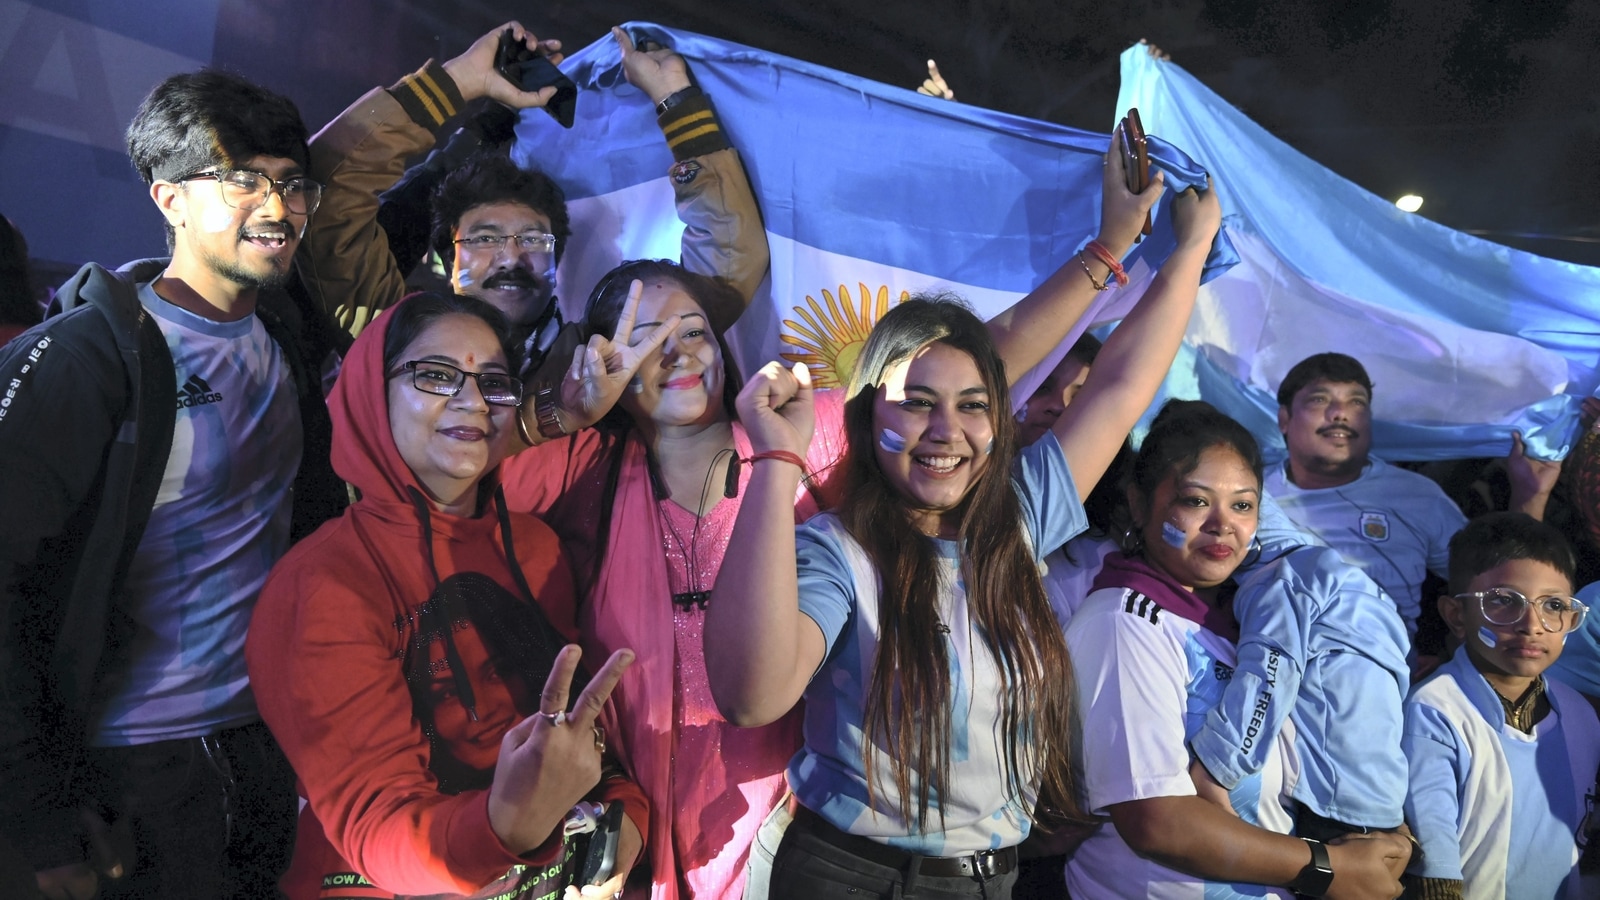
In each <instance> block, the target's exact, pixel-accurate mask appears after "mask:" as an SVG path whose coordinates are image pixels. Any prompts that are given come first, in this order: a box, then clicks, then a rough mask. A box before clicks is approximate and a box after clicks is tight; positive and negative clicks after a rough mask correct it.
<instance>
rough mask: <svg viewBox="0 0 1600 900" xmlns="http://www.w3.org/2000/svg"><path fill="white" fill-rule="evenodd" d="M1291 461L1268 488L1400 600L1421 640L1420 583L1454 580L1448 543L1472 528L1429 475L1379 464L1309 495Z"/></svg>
mask: <svg viewBox="0 0 1600 900" xmlns="http://www.w3.org/2000/svg"><path fill="white" fill-rule="evenodd" d="M1288 465H1289V464H1288V462H1284V463H1283V464H1282V465H1277V466H1272V467H1270V468H1269V469H1268V470H1267V477H1266V490H1267V493H1269V494H1271V495H1272V497H1273V499H1275V500H1277V501H1278V505H1279V506H1280V507H1282V509H1283V511H1284V513H1285V514H1287V515H1288V516H1289V518H1290V519H1292V520H1293V521H1294V523H1295V524H1296V525H1299V526H1300V527H1301V528H1304V529H1306V530H1307V531H1310V532H1312V533H1313V534H1315V535H1316V536H1317V537H1319V538H1321V539H1322V541H1323V542H1324V543H1326V544H1327V545H1328V546H1330V547H1332V548H1333V549H1335V550H1337V551H1339V553H1340V554H1341V555H1342V556H1344V558H1345V559H1346V560H1347V561H1348V562H1349V563H1350V564H1351V565H1353V566H1356V567H1357V568H1359V569H1361V570H1362V571H1364V572H1366V573H1367V577H1369V578H1371V579H1372V580H1373V581H1376V582H1377V583H1378V586H1379V587H1381V588H1383V590H1384V592H1385V593H1387V594H1388V595H1389V596H1390V597H1393V598H1394V602H1395V605H1396V606H1397V607H1398V608H1399V610H1400V618H1401V619H1403V620H1404V621H1405V623H1406V632H1407V633H1408V634H1409V635H1410V636H1412V637H1415V636H1416V633H1417V616H1418V615H1420V614H1421V612H1422V580H1423V579H1424V578H1425V577H1426V576H1427V573H1428V572H1430V571H1431V572H1433V573H1434V574H1435V575H1438V576H1439V577H1441V578H1444V577H1448V574H1449V567H1450V538H1452V537H1454V536H1455V533H1456V532H1458V531H1460V530H1461V529H1462V527H1463V526H1465V525H1466V524H1467V517H1466V516H1464V515H1462V514H1461V509H1460V507H1458V506H1456V505H1455V503H1454V502H1453V501H1452V500H1451V499H1450V498H1449V497H1447V496H1445V493H1444V491H1443V490H1440V488H1439V486H1438V485H1437V484H1435V483H1434V482H1433V481H1432V480H1431V479H1429V478H1428V477H1426V476H1424V475H1418V474H1417V473H1415V472H1412V471H1409V470H1406V469H1401V468H1398V467H1396V466H1391V465H1389V464H1388V463H1386V462H1384V461H1382V460H1379V459H1373V460H1371V461H1370V462H1368V463H1367V467H1366V468H1365V469H1363V470H1362V472H1361V476H1360V477H1359V478H1357V479H1356V480H1355V481H1352V482H1350V483H1349V484H1343V485H1340V486H1338V487H1331V488H1321V489H1318V490H1305V489H1302V488H1300V487H1298V486H1296V485H1295V484H1294V483H1293V482H1291V481H1290V480H1289V478H1288V474H1287V473H1288Z"/></svg>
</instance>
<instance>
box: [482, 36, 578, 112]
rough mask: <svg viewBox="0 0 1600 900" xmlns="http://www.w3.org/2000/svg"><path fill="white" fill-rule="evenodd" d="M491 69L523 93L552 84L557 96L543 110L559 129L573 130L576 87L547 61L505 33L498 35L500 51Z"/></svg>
mask: <svg viewBox="0 0 1600 900" xmlns="http://www.w3.org/2000/svg"><path fill="white" fill-rule="evenodd" d="M494 67H495V69H496V71H498V72H499V73H500V74H501V75H502V76H504V77H505V79H506V80H507V81H509V82H511V83H512V84H514V85H516V86H517V87H519V88H521V89H522V90H525V91H537V90H539V89H540V88H545V87H550V86H552V85H554V86H555V89H556V95H555V96H554V97H551V98H550V102H548V103H546V104H545V105H544V111H545V112H547V113H549V114H550V117H551V118H553V119H555V120H556V121H557V122H560V123H561V127H562V128H571V127H572V122H573V117H574V116H575V115H576V114H577V111H578V86H577V85H576V84H574V83H573V82H572V79H570V78H568V77H567V76H566V75H564V74H562V72H561V70H560V69H558V68H556V65H555V63H553V62H551V61H550V60H549V58H547V57H545V56H541V55H540V54H537V53H534V52H533V51H532V50H529V49H528V48H527V47H525V46H523V44H522V43H521V42H519V41H517V40H516V39H515V38H513V37H512V36H511V32H510V31H509V30H507V31H506V32H505V33H503V34H501V35H500V50H499V52H498V53H497V54H496V56H495V66H494Z"/></svg>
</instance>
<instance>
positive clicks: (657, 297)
mask: <svg viewBox="0 0 1600 900" xmlns="http://www.w3.org/2000/svg"><path fill="white" fill-rule="evenodd" d="M673 316H682V317H683V318H682V321H681V322H680V323H679V324H678V328H677V330H676V331H675V332H673V333H672V335H671V336H670V337H668V338H667V340H666V343H664V344H662V345H661V347H660V348H659V349H657V350H654V351H652V352H651V353H650V355H649V356H646V357H645V358H644V364H643V365H641V366H640V367H639V374H638V375H637V376H635V377H634V380H633V382H632V383H631V384H630V385H629V387H628V389H627V390H626V391H624V392H623V395H622V400H621V401H620V402H621V405H622V408H623V409H624V410H626V411H627V412H628V415H630V416H632V417H633V420H634V421H635V422H640V423H649V424H650V425H653V426H655V427H658V428H661V427H682V426H703V425H706V424H709V423H711V422H717V421H722V420H724V419H726V418H727V410H726V409H725V408H724V407H723V402H722V388H723V381H724V378H725V377H726V376H725V373H724V372H723V368H722V347H721V346H720V345H719V344H718V343H717V336H716V335H715V334H714V333H712V331H711V325H710V323H709V322H708V321H707V319H706V313H705V310H703V309H701V308H700V304H698V303H696V302H695V299H694V298H693V297H691V296H689V293H688V292H687V291H685V290H684V289H683V286H682V285H679V284H678V283H677V282H675V281H671V280H667V279H659V280H652V281H650V282H649V283H647V284H645V286H644V292H643V293H642V294H640V296H639V314H638V317H637V318H636V319H635V320H634V321H635V323H636V324H635V325H634V328H633V333H632V335H631V336H630V338H629V340H630V342H631V343H638V342H639V341H642V340H644V339H645V337H646V336H647V335H649V334H650V332H651V331H652V330H654V329H655V328H656V326H658V325H660V324H661V323H662V322H665V321H667V320H668V319H670V318H672V317H673Z"/></svg>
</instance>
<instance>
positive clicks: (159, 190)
mask: <svg viewBox="0 0 1600 900" xmlns="http://www.w3.org/2000/svg"><path fill="white" fill-rule="evenodd" d="M219 168H223V169H225V168H226V167H219ZM236 168H239V169H246V170H249V171H251V172H257V173H260V174H262V175H265V176H267V177H268V178H271V179H273V180H274V181H283V180H285V179H287V178H292V177H294V176H296V175H304V174H305V172H304V170H303V169H302V168H301V166H300V164H299V163H297V162H295V161H294V160H292V159H285V158H283V157H277V156H255V157H252V158H251V159H249V160H246V161H245V162H244V163H242V164H240V165H238V166H237V167H236ZM150 190H151V196H152V197H154V198H155V201H156V204H157V206H159V207H160V208H161V211H162V214H163V215H165V216H166V218H167V222H168V223H169V224H171V225H172V228H173V248H172V264H171V266H170V269H169V271H171V272H172V273H173V274H175V275H176V276H177V277H181V278H183V279H184V280H185V281H187V282H189V283H190V285H191V286H192V287H194V288H195V289H196V290H197V291H199V292H200V293H201V294H202V295H206V296H209V295H210V294H211V293H212V291H213V290H214V289H215V288H212V287H211V286H212V285H221V284H222V283H227V284H228V285H231V290H238V289H246V290H254V289H259V288H265V287H276V286H278V285H281V284H282V283H283V282H284V280H285V279H287V278H288V277H289V264H290V262H291V261H292V260H293V259H294V251H295V248H296V247H298V246H299V244H300V237H301V235H303V234H304V233H305V228H306V222H307V221H308V220H309V219H310V216H309V215H308V214H305V213H295V212H291V211H289V209H288V207H286V206H284V203H283V195H282V194H280V193H279V192H278V191H277V190H273V191H272V192H271V193H270V194H269V195H268V196H267V199H266V202H264V203H262V204H261V205H260V206H258V207H256V208H255V209H238V208H235V207H233V206H230V205H228V203H227V202H226V201H225V200H224V199H223V193H222V192H223V187H222V184H221V183H220V182H219V181H217V180H216V179H215V178H195V179H192V180H188V181H183V182H180V183H177V184H173V183H171V182H166V181H157V182H155V183H154V184H153V185H151V189H150Z"/></svg>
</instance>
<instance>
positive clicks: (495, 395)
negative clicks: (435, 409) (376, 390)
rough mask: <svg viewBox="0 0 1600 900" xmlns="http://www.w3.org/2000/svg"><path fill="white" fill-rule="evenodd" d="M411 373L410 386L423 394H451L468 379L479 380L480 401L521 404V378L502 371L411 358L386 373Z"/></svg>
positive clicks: (443, 395)
mask: <svg viewBox="0 0 1600 900" xmlns="http://www.w3.org/2000/svg"><path fill="white" fill-rule="evenodd" d="M406 372H410V373H411V386H412V387H414V388H416V389H417V390H419V391H421V392H423V393H424V394H438V395H439V396H441V397H454V396H455V395H457V394H459V393H461V389H462V388H464V387H466V385H467V379H468V378H474V379H476V380H477V382H478V393H480V394H482V395H483V402H485V403H488V404H490V405H491V406H520V405H521V404H522V379H520V378H517V377H516V376H514V375H507V374H506V373H504V372H467V371H464V370H462V369H458V368H456V367H455V366H452V365H450V364H449V363H442V362H435V361H434V360H431V359H413V360H411V361H410V362H407V363H404V364H403V365H401V366H400V368H398V369H396V370H394V371H393V372H390V373H389V377H390V378H394V377H396V376H398V375H402V374H404V373H406Z"/></svg>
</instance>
